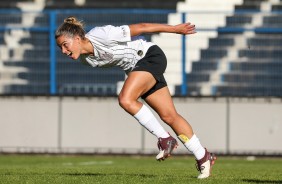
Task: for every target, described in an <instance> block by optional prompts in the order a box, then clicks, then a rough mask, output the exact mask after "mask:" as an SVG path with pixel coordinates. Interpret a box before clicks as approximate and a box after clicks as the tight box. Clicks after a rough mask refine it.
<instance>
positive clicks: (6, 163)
mask: <svg viewBox="0 0 282 184" xmlns="http://www.w3.org/2000/svg"><path fill="white" fill-rule="evenodd" d="M194 164H195V162H194V159H193V158H192V157H191V156H189V157H180V156H176V157H172V158H169V159H168V160H166V161H165V162H157V161H155V160H154V157H153V156H152V157H137V156H95V155H93V156H50V155H49V156H48V155H33V156H32V155H29V156H27V155H0V183H1V184H4V183H29V184H30V183H36V184H42V183H51V184H55V183H67V184H71V183H75V184H80V183H103V184H111V183H113V184H123V183H128V184H138V183H148V184H159V183H168V184H178V183H179V184H184V183H207V184H211V183H214V184H218V183H226V184H229V183H236V184H237V183H282V159H281V158H280V159H278V158H276V159H275V158H256V159H255V160H251V161H250V160H247V159H246V157H220V158H218V160H217V163H216V165H215V166H214V169H213V175H212V177H210V178H208V179H205V180H198V179H196V176H197V175H198V171H197V170H196V169H195V166H194Z"/></svg>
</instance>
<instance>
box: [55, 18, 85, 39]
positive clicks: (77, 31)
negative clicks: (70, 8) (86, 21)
mask: <svg viewBox="0 0 282 184" xmlns="http://www.w3.org/2000/svg"><path fill="white" fill-rule="evenodd" d="M62 35H65V36H69V37H73V36H75V35H78V36H80V37H81V38H82V39H84V38H85V31H84V25H83V23H82V21H79V20H77V18H76V17H73V16H71V17H68V18H66V19H64V22H63V23H62V24H61V25H60V26H59V28H58V29H57V31H56V33H55V38H56V39H57V38H58V37H59V36H62Z"/></svg>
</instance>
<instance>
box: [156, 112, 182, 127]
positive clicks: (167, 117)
mask: <svg viewBox="0 0 282 184" xmlns="http://www.w3.org/2000/svg"><path fill="white" fill-rule="evenodd" d="M177 116H178V114H175V113H173V114H172V113H167V114H164V115H161V116H160V118H161V119H162V120H163V121H164V122H165V123H166V124H167V125H169V126H171V125H172V124H173V123H175V122H177Z"/></svg>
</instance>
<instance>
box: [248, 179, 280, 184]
mask: <svg viewBox="0 0 282 184" xmlns="http://www.w3.org/2000/svg"><path fill="white" fill-rule="evenodd" d="M243 181H244V182H249V183H274V184H276V183H279V184H281V183H282V180H258V179H243Z"/></svg>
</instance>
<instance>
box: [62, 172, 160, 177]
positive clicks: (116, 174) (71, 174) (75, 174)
mask: <svg viewBox="0 0 282 184" xmlns="http://www.w3.org/2000/svg"><path fill="white" fill-rule="evenodd" d="M62 175H67V176H93V177H95V176H138V177H143V178H154V177H156V175H153V174H123V173H111V174H109V173H108V174H105V173H64V174H62Z"/></svg>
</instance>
